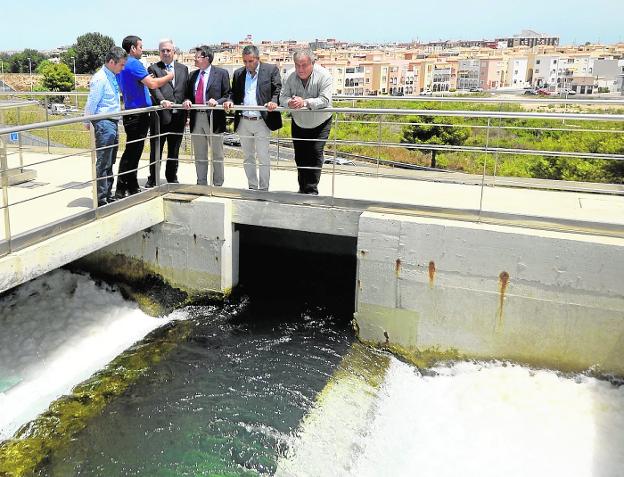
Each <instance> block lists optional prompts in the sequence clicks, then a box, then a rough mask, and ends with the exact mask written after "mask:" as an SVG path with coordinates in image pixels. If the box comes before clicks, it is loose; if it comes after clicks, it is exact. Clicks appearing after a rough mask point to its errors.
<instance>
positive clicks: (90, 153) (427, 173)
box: [0, 93, 624, 254]
mask: <svg viewBox="0 0 624 477" xmlns="http://www.w3.org/2000/svg"><path fill="white" fill-rule="evenodd" d="M79 94H80V93H79ZM11 95H19V96H30V95H31V94H30V93H23V94H22V93H17V94H16V93H12V94H11ZM54 95H58V93H54ZM340 99H342V98H340ZM357 99H362V97H357ZM364 99H384V100H385V99H388V98H379V97H371V98H364ZM440 99H441V98H437V97H434V98H432V99H431V100H432V101H440ZM462 99H463V98H462ZM472 99H473V98H471V100H472ZM484 99H488V98H474V100H475V101H471V102H482V101H483V100H484ZM404 100H405V99H404ZM408 100H413V99H412V98H408ZM418 100H420V98H418ZM445 100H447V99H446V98H445ZM448 100H449V101H451V99H448ZM452 101H454V102H457V101H458V100H457V99H456V98H453V99H452ZM525 101H526V100H523V101H522V102H525ZM534 101H537V102H543V101H541V100H534ZM555 101H557V100H555ZM573 101H580V102H588V101H584V100H573ZM591 102H592V103H594V104H595V103H596V100H593V101H591ZM622 103H624V102H622ZM609 104H614V102H613V101H609ZM34 105H39V103H38V102H27V103H20V104H17V105H13V106H12V107H14V108H16V109H17V111H19V110H20V109H21V108H24V107H27V106H34ZM44 106H45V104H44ZM10 107H11V106H8V105H7V106H6V107H5V108H2V109H0V112H1V111H5V110H6V109H7V108H10ZM174 108H178V109H182V106H181V105H174ZM46 109H47V108H46ZM162 109H163V108H162V107H160V106H155V107H150V108H143V109H139V110H130V111H124V112H122V113H119V114H115V115H113V116H114V117H122V116H126V115H135V114H138V113H149V114H152V115H156V116H157V115H158V114H159V112H160V111H161V110H162ZM192 109H193V110H201V111H207V114H208V115H209V116H210V117H212V114H213V112H214V111H216V110H222V109H223V108H222V107H221V106H218V107H215V108H211V107H207V106H197V105H194V106H193V107H192ZM232 109H233V110H234V111H236V110H256V111H265V110H266V108H264V107H260V106H258V107H240V106H238V107H234V108H232ZM278 111H282V112H284V111H288V110H287V109H284V108H279V109H278ZM325 111H326V112H329V113H331V114H332V117H333V127H332V135H331V136H330V138H329V140H328V141H327V145H326V148H327V151H328V152H329V154H328V155H327V156H326V159H325V161H326V163H327V162H329V163H331V164H330V165H331V167H325V168H321V169H322V172H323V175H324V176H325V175H327V174H330V175H331V189H330V192H329V193H328V194H325V196H324V197H321V198H318V199H311V198H308V197H305V198H304V197H297V196H295V197H293V196H288V195H285V194H283V193H279V192H276V193H275V194H274V195H273V197H274V199H272V200H279V201H294V202H298V201H299V202H301V201H303V202H310V200H316V201H317V202H318V203H322V204H324V205H330V206H332V205H334V206H335V205H339V204H342V205H348V206H352V207H355V205H354V203H353V202H349V201H348V200H349V199H350V198H351V197H350V196H349V194H344V193H341V192H340V191H338V190H337V188H338V187H339V186H338V183H337V179H338V178H340V177H343V176H344V177H355V176H358V177H369V178H375V179H401V180H407V181H422V182H448V183H452V182H455V183H461V184H468V185H476V186H477V187H478V190H479V197H478V205H476V202H475V206H474V207H472V208H467V209H466V210H468V209H469V210H471V211H472V212H470V213H467V212H466V210H464V211H463V212H461V213H458V216H461V217H463V218H464V219H466V220H484V218H485V215H487V214H484V210H483V200H484V191H485V188H486V187H487V186H492V185H506V186H513V187H532V188H546V189H553V188H555V189H557V188H558V189H564V190H582V191H585V192H594V193H595V192H598V193H609V194H616V195H617V194H624V188H623V187H622V186H620V185H609V184H604V185H601V184H581V185H579V184H578V183H572V182H569V181H567V182H560V183H553V182H552V181H551V182H548V183H540V182H539V181H538V180H533V181H531V180H530V179H521V178H509V177H507V178H500V177H498V178H497V176H496V173H497V165H498V161H499V158H500V157H502V156H533V157H542V158H567V159H581V160H591V161H595V160H604V161H623V160H624V150H623V151H621V152H618V153H604V152H588V151H569V150H561V149H552V150H544V149H523V148H521V147H503V146H501V145H497V144H496V141H495V139H496V138H495V137H494V136H495V135H496V134H500V133H501V131H513V130H523V131H537V132H539V131H551V132H563V133H565V132H571V133H572V132H582V131H588V132H596V133H600V134H618V135H619V134H620V133H622V132H624V128H622V127H621V124H616V127H613V126H611V127H608V128H600V129H593V128H591V127H578V126H579V124H592V123H595V122H600V123H604V122H608V123H622V124H624V114H619V113H617V114H597V113H574V112H570V111H566V112H565V113H561V112H526V111H480V110H470V109H465V110H444V109H436V110H431V109H400V108H396V109H384V108H355V107H352V108H327V109H326V110H325ZM426 116H427V117H435V118H461V121H460V122H459V123H458V122H448V121H447V122H445V121H442V122H440V123H436V126H439V127H441V128H457V127H459V128H467V129H472V130H484V131H485V133H486V134H485V137H484V143H483V144H459V145H449V144H429V143H424V142H411V143H406V142H400V141H396V140H394V141H393V140H389V139H388V138H387V137H386V135H385V132H386V130H388V129H392V128H394V129H395V130H396V129H397V128H405V127H421V126H422V127H425V126H430V125H431V123H426V122H424V121H423V120H422V118H423V117H426ZM0 117H1V116H0ZM109 118H111V115H107V114H102V115H95V116H89V117H87V118H84V117H70V118H65V119H59V120H53V121H49V120H48V115H47V114H46V115H45V119H46V120H45V121H42V122H37V123H32V124H17V125H12V126H8V127H3V128H1V129H0V141H2V140H3V138H7V137H8V136H10V135H11V134H15V133H17V134H18V135H20V137H21V133H33V132H36V131H41V130H45V133H46V134H45V136H46V138H47V144H46V146H45V147H44V149H45V151H44V152H45V153H46V155H47V154H48V153H51V151H52V149H56V148H54V147H52V146H53V143H52V142H51V141H50V130H51V129H53V128H59V127H63V126H75V125H77V124H80V123H82V122H83V121H85V120H88V121H96V120H99V119H109ZM400 118H408V119H410V120H409V121H401V120H398V119H400ZM419 118H420V119H419ZM388 119H392V120H388ZM510 120H522V121H531V120H540V121H548V120H551V121H561V120H566V121H568V123H566V124H563V125H561V126H557V127H543V126H542V127H540V126H531V125H530V124H529V125H527V124H524V123H523V124H521V125H515V124H506V123H504V122H505V121H510ZM467 121H477V122H478V121H481V123H474V122H473V123H470V122H467ZM0 123H1V121H0ZM210 123H211V124H212V120H211V121H210ZM576 123H579V124H576ZM152 125H153V129H152V131H151V133H150V135H148V137H147V139H152V140H153V141H154V142H155V145H156V148H155V151H154V156H155V158H156V159H155V161H154V163H153V165H154V166H155V168H156V176H155V179H156V186H157V187H155V188H154V189H149V190H145V191H142V192H141V193H140V194H137V195H136V196H132V197H129V198H128V199H124V200H122V201H118V202H116V203H114V204H110V205H108V206H105V207H97V192H96V186H97V179H100V180H101V179H102V178H101V177H100V178H97V177H96V175H95V156H96V153H97V151H98V149H97V148H95V145H94V140H93V137H91V144H90V145H89V147H86V148H72V147H67V149H70V152H69V153H62V154H57V155H55V157H45V156H44V157H40V156H35V155H34V154H35V151H37V153H40V151H39V149H40V148H36V147H31V148H27V147H26V146H24V145H23V144H22V143H21V142H20V143H19V144H17V148H18V151H19V158H20V159H19V164H10V162H11V161H10V160H9V159H10V158H9V157H8V156H9V153H8V152H7V149H6V144H5V147H4V149H3V150H4V151H5V152H4V156H3V157H2V152H0V159H2V161H1V164H0V166H1V171H0V173H1V174H2V206H1V207H0V210H1V211H2V214H3V223H4V234H3V235H4V241H2V243H1V244H0V254H4V253H9V252H11V251H14V250H18V249H20V248H23V247H25V246H28V245H29V244H31V243H33V241H34V240H39V239H41V238H44V237H47V236H50V235H53V234H56V233H60V232H61V231H63V230H66V229H67V228H71V227H74V226H76V225H77V224H79V223H84V222H85V221H88V220H94V219H96V218H98V217H103V216H106V215H109V214H111V213H114V212H116V211H118V210H120V209H123V208H126V207H128V206H131V205H133V204H136V203H137V202H141V201H144V200H148V199H151V198H153V197H155V196H158V195H161V194H164V193H166V192H168V191H170V190H187V191H191V192H201V193H206V194H231V193H232V192H231V188H230V189H217V188H215V187H211V186H212V183H211V182H209V183H208V188H207V189H201V188H200V187H198V186H195V185H192V184H193V183H192V182H190V183H189V181H187V184H180V185H174V184H167V185H161V184H160V166H161V163H162V160H161V157H160V143H159V142H160V141H161V140H162V138H163V136H165V134H161V132H160V130H159V125H160V122H159V120H158V118H156V120H154V121H152ZM354 126H355V127H359V128H361V129H362V128H365V127H368V128H369V129H368V131H369V132H370V131H374V133H375V139H370V138H369V139H368V140H362V139H353V138H351V137H349V134H348V133H345V131H344V130H345V129H347V130H349V129H350V128H353V127H354ZM617 126H619V127H617ZM362 130H363V129H362ZM76 132H77V131H76ZM85 132H86V131H85ZM395 132H396V131H395ZM183 134H184V136H185V137H188V135H189V133H188V132H186V133H183ZM216 136H217V134H209V135H208V137H209V154H208V158H209V159H208V161H210V157H211V148H212V146H211V141H212V140H214V137H216ZM394 136H395V137H396V134H395V135H394ZM137 141H143V139H139V140H137ZM3 142H6V141H3ZM271 142H272V151H271V154H272V156H273V157H274V158H275V159H276V161H275V162H274V163H273V165H272V166H271V168H272V169H273V170H276V171H285V172H292V171H295V170H297V166H296V165H294V164H293V161H292V160H291V159H290V158H288V156H292V149H291V148H290V147H289V146H290V144H291V138H290V136H289V135H287V134H284V132H283V131H279V130H278V131H277V132H276V133H275V134H274V135H273V137H272V139H271ZM354 146H357V147H359V148H361V149H363V150H365V151H367V153H366V154H363V153H362V152H361V151H360V152H358V153H354V152H353V147H354ZM107 147H112V146H107ZM101 149H102V148H100V150H101ZM0 151H1V150H0ZM26 151H28V152H32V154H30V156H29V160H28V161H26V162H25V161H24V152H26ZM388 151H390V152H391V151H403V152H407V153H408V154H412V155H414V154H416V155H418V154H420V153H423V152H424V153H426V154H424V155H423V154H421V155H420V156H418V157H421V156H426V155H427V154H434V152H433V151H435V152H436V153H440V154H459V153H461V154H464V155H473V156H476V157H477V161H482V165H480V166H479V167H481V173H480V174H466V173H465V172H451V171H449V170H448V169H439V168H432V167H428V166H426V165H423V164H416V165H413V164H412V165H410V164H406V163H405V162H402V161H399V160H388V159H384V158H383V157H382V152H384V153H387V152H388ZM55 152H58V151H55ZM85 158H87V159H88V162H89V164H88V166H89V167H88V169H89V171H90V175H89V176H88V177H84V176H83V177H82V178H81V179H80V180H77V181H73V182H71V183H70V184H69V185H68V184H59V185H58V187H52V188H51V190H47V191H45V192H41V193H35V194H30V195H24V194H22V196H21V197H17V198H15V200H11V199H12V197H11V195H12V194H9V188H14V187H17V186H11V185H10V183H9V177H10V174H11V173H13V172H15V170H16V169H19V170H23V169H25V168H29V167H30V168H34V169H38V170H39V171H40V172H41V173H45V171H46V170H48V169H47V168H50V167H58V164H66V163H67V162H72V161H73V162H72V163H80V164H81V165H83V166H84V165H85V164H83V163H84V160H85ZM184 159H185V158H183V157H181V160H184ZM339 159H343V161H342V164H341V161H340V160H339ZM421 159H422V157H421ZM187 160H188V159H187ZM349 160H353V161H354V162H349ZM225 163H226V165H227V166H229V167H241V162H240V160H238V159H236V158H233V157H232V156H228V157H227V158H226V159H225ZM490 163H492V164H490ZM479 164H481V163H480V162H479ZM149 166H150V163H149V162H148V164H147V165H145V164H143V165H141V164H140V165H139V167H137V168H136V169H133V170H131V171H127V172H125V173H122V174H121V175H122V176H123V175H124V174H136V173H141V172H142V171H144V170H145V169H146V168H148V167H149ZM209 166H210V167H212V166H214V164H209ZM85 167H86V166H85ZM489 169H492V173H488V170H489ZM440 174H442V175H443V176H445V177H441V176H440ZM453 174H454V175H453ZM451 176H452V177H451ZM211 177H212V174H211V171H210V170H209V173H208V178H209V180H210V179H211ZM113 178H114V179H115V180H116V181H118V180H119V174H114V176H113ZM226 180H227V178H226ZM292 180H293V184H296V179H294V178H293V179H292ZM89 186H90V187H91V190H92V193H91V194H90V197H89V199H90V204H89V206H88V209H89V210H87V211H83V212H80V213H79V214H70V215H69V216H67V214H65V215H64V216H63V214H57V215H54V214H52V215H53V217H52V218H51V219H50V220H48V221H44V222H43V223H41V224H37V226H36V227H34V228H33V227H31V228H30V229H24V228H23V227H21V228H20V227H17V228H15V227H13V232H12V226H11V225H12V215H11V213H12V211H13V214H14V216H13V218H15V217H18V218H19V216H20V214H24V213H27V211H28V210H33V209H36V207H34V206H33V204H34V202H35V201H37V200H46V201H51V198H52V197H58V196H59V195H63V194H67V193H68V191H69V192H71V191H75V190H79V189H81V188H86V187H89ZM244 189H246V187H245V186H240V194H242V195H244V196H248V197H254V196H253V193H251V194H252V195H251V196H250V195H249V194H250V192H247V191H245V192H243V190H244ZM371 195H372V194H371ZM263 199H265V200H266V196H263ZM361 199H362V200H361V201H360V202H361V203H362V204H364V205H363V207H364V206H366V207H369V206H374V207H376V208H378V209H379V208H382V209H383V208H385V207H389V208H392V209H393V210H394V209H397V208H404V209H405V208H412V209H413V210H416V209H418V210H420V211H421V212H422V211H426V210H428V213H430V214H433V215H436V214H438V215H439V214H441V215H442V216H447V215H446V214H447V212H448V211H447V212H444V210H442V209H439V208H435V207H433V208H432V207H431V206H429V205H423V204H419V203H418V199H415V200H414V201H412V203H409V202H408V203H401V201H400V200H382V201H379V200H376V199H375V200H371V199H370V198H369V197H368V196H366V195H365V196H364V197H361ZM345 201H347V202H345ZM66 204H67V202H65V205H63V202H62V200H61V202H60V204H59V207H61V208H63V209H67V205H66ZM81 204H83V207H85V206H86V204H85V202H84V201H83V202H81ZM434 209H435V211H434ZM438 209H439V210H438ZM489 216H490V220H491V221H494V222H496V221H497V220H500V218H496V217H497V216H496V214H489ZM550 222H552V221H550ZM550 222H549V223H550ZM559 222H560V223H566V220H561V221H559ZM531 223H532V224H534V221H532V222H531ZM594 225H595V224H594ZM568 226H570V224H569V223H568ZM555 228H556V227H555ZM572 228H574V227H572ZM577 229H579V230H594V231H596V230H599V229H601V227H600V226H588V224H587V223H586V221H585V222H584V223H583V224H582V226H581V225H579V226H578V227H577ZM35 232H36V233H35ZM602 233H606V234H607V235H618V236H619V235H620V234H621V227H620V226H619V225H617V224H616V225H614V226H613V227H610V226H607V227H602Z"/></svg>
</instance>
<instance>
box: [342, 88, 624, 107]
mask: <svg viewBox="0 0 624 477" xmlns="http://www.w3.org/2000/svg"><path fill="white" fill-rule="evenodd" d="M496 94H505V93H504V92H502V91H499V92H497V93H496ZM332 98H333V100H334V101H397V102H402V101H427V102H436V101H438V102H443V103H444V102H453V103H537V104H543V103H549V104H610V105H614V104H621V105H624V99H604V98H595V99H591V98H574V99H572V98H567V99H566V98H553V97H552V96H543V97H542V98H541V99H540V98H524V97H518V98H508V97H498V96H496V97H491V96H490V97H483V96H479V97H467V96H459V97H458V96H353V95H334V96H333V97H332Z"/></svg>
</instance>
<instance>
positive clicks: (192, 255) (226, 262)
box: [82, 194, 238, 297]
mask: <svg viewBox="0 0 624 477" xmlns="http://www.w3.org/2000/svg"><path fill="white" fill-rule="evenodd" d="M82 265H83V266H85V267H86V268H89V269H100V270H110V271H112V272H114V273H113V274H116V275H125V276H126V277H127V278H130V279H141V278H142V277H143V276H145V275H146V274H155V275H158V276H159V277H161V278H162V279H164V281H165V282H167V283H168V284H169V285H171V286H173V287H175V288H179V289H181V290H183V291H185V292H186V293H188V294H189V295H190V296H192V297H193V296H202V295H207V294H213V293H216V294H219V295H227V294H229V293H230V292H231V290H232V288H233V287H234V286H236V285H237V283H238V234H237V232H235V231H234V227H233V223H232V201H231V200H229V199H221V198H214V197H198V196H192V195H182V194H168V195H167V196H166V199H165V200H164V220H163V222H162V223H161V224H158V225H156V226H153V227H150V228H148V229H146V230H143V231H141V232H139V233H137V234H134V235H133V236H131V237H128V238H126V239H124V240H121V241H119V242H117V243H115V244H112V245H110V246H108V247H105V248H103V249H101V250H99V251H97V252H95V253H93V254H91V255H90V256H88V257H86V258H85V259H83V261H82Z"/></svg>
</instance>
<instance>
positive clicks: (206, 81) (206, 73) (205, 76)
mask: <svg viewBox="0 0 624 477" xmlns="http://www.w3.org/2000/svg"><path fill="white" fill-rule="evenodd" d="M211 68H212V65H210V66H208V68H206V69H205V70H204V104H206V103H207V102H208V100H209V99H210V98H206V86H208V78H210V69H211ZM200 78H201V70H200V72H199V73H198V74H197V79H196V80H195V87H194V88H193V93H195V92H197V85H198V84H199V79H200Z"/></svg>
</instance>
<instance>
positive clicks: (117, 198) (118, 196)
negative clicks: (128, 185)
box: [115, 189, 130, 200]
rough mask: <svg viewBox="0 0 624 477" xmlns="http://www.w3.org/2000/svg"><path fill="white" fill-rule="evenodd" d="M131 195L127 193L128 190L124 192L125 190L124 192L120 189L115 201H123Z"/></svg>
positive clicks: (116, 192) (116, 193) (117, 191)
mask: <svg viewBox="0 0 624 477" xmlns="http://www.w3.org/2000/svg"><path fill="white" fill-rule="evenodd" d="M129 195H130V194H129V193H128V191H127V190H123V189H122V190H119V189H117V190H116V191H115V199H116V200H121V199H123V198H124V197H128V196H129Z"/></svg>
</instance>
